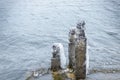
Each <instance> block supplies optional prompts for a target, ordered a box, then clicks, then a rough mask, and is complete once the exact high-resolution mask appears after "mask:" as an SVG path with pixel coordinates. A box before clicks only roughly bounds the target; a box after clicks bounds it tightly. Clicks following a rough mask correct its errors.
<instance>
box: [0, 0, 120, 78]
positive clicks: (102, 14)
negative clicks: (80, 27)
mask: <svg viewBox="0 0 120 80" xmlns="http://www.w3.org/2000/svg"><path fill="white" fill-rule="evenodd" d="M79 20H85V21H86V36H87V43H88V47H87V48H88V53H89V56H90V69H91V70H96V71H97V70H108V71H109V70H116V71H120V0H0V80H24V78H25V74H26V72H27V71H30V70H34V69H37V68H39V67H47V68H48V67H50V58H51V46H52V44H53V43H54V42H60V43H62V44H63V45H64V48H65V54H66V56H67V55H68V52H67V51H68V32H69V29H70V27H75V26H76V23H77V22H78V21H79Z"/></svg>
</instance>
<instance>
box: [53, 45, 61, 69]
mask: <svg viewBox="0 0 120 80" xmlns="http://www.w3.org/2000/svg"><path fill="white" fill-rule="evenodd" d="M52 48H53V52H52V59H51V70H52V71H58V70H59V69H61V66H60V65H61V64H60V55H59V52H60V49H59V47H57V46H56V45H53V47H52Z"/></svg>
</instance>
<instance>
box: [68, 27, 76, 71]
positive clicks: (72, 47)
mask: <svg viewBox="0 0 120 80" xmlns="http://www.w3.org/2000/svg"><path fill="white" fill-rule="evenodd" d="M75 42H76V35H75V29H71V30H70V32H69V43H68V53H69V68H72V69H74V66H75Z"/></svg>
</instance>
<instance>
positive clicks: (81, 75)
mask: <svg viewBox="0 0 120 80" xmlns="http://www.w3.org/2000/svg"><path fill="white" fill-rule="evenodd" d="M84 25H85V22H84V21H83V22H81V23H78V24H77V27H76V45H75V76H76V80H79V79H85V78H86V37H85V32H84Z"/></svg>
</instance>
